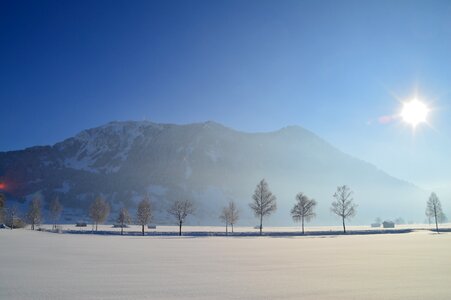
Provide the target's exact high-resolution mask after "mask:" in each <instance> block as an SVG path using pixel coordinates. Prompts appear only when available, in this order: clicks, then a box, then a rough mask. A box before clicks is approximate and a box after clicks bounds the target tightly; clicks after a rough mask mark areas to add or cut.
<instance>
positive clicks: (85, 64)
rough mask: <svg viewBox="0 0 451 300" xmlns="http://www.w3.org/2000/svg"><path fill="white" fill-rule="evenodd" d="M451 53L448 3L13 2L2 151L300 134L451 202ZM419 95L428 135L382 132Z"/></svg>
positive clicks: (3, 33)
mask: <svg viewBox="0 0 451 300" xmlns="http://www.w3.org/2000/svg"><path fill="white" fill-rule="evenodd" d="M450 55H451V2H450V1H426V0H424V1H413V0H409V1H401V0H397V1H393V0H390V1H381V0H378V1H333V0H331V1H321V0H314V1H313V0H312V1H261V0H258V1H248V0H242V1H111V0H108V1H16V0H14V1H7V0H3V1H1V2H0V101H1V106H0V109H1V118H2V126H1V128H0V151H6V150H13V149H21V148H24V147H28V146H33V145H44V144H53V143H55V142H58V141H61V140H63V139H65V138H67V137H70V136H72V135H74V134H76V133H77V132H79V131H81V130H83V129H86V128H90V127H94V126H98V125H102V124H104V123H106V122H109V121H112V120H143V119H147V120H151V121H154V122H163V123H180V124H183V123H190V122H199V121H206V120H214V121H217V122H220V123H222V124H224V125H226V126H230V127H233V128H235V129H238V130H244V131H252V132H253V131H271V130H276V129H279V128H281V127H284V126H287V125H300V126H303V127H305V128H307V129H309V130H312V131H313V132H315V133H317V134H318V135H319V136H321V137H323V138H324V139H326V140H327V141H329V142H330V143H332V144H333V145H335V146H337V147H338V148H339V149H341V150H343V151H345V152H347V153H349V154H352V155H355V156H357V157H359V158H361V159H364V160H367V161H369V162H371V163H374V164H375V165H377V166H378V167H379V168H381V169H383V170H385V171H387V172H388V173H390V174H392V175H394V176H397V177H400V178H402V179H406V180H409V181H411V182H414V183H416V184H418V185H420V186H422V187H425V188H434V189H437V190H438V191H439V192H440V191H443V193H444V194H445V193H448V195H449V196H450V197H451V192H450V191H451V175H450V174H451V171H450V170H451V158H450V155H449V153H450V151H451V150H450V149H451V118H450V117H451V110H450V105H451V94H450V92H451V59H450ZM416 92H417V93H418V95H419V96H420V97H421V98H422V99H423V100H424V101H426V102H429V103H430V105H431V107H433V108H434V110H433V111H432V112H431V114H430V116H429V119H428V120H429V123H430V126H429V125H425V124H423V125H421V126H419V127H418V128H417V130H416V131H415V133H413V132H412V130H411V129H410V128H409V127H408V126H407V125H406V124H403V123H402V122H400V121H399V120H396V119H395V120H391V121H390V122H388V123H381V122H380V121H379V119H380V118H381V117H384V116H391V115H393V114H397V113H399V110H400V103H399V100H404V99H409V98H410V97H412V96H413V95H414V94H415V93H416ZM389 119H390V118H389ZM448 186H450V188H448ZM439 196H440V194H439Z"/></svg>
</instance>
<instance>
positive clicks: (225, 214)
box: [219, 207, 230, 235]
mask: <svg viewBox="0 0 451 300" xmlns="http://www.w3.org/2000/svg"><path fill="white" fill-rule="evenodd" d="M219 219H220V220H221V221H222V222H224V224H225V228H226V235H228V234H229V223H230V216H229V210H228V209H227V207H223V208H222V210H221V214H220V215H219Z"/></svg>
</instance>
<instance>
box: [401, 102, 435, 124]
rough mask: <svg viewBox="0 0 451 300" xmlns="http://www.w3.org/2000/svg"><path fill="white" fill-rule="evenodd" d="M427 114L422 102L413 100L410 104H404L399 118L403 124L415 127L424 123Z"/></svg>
mask: <svg viewBox="0 0 451 300" xmlns="http://www.w3.org/2000/svg"><path fill="white" fill-rule="evenodd" d="M428 113H429V108H428V107H427V105H426V104H424V103H423V102H421V101H419V100H417V99H413V100H412V101H410V102H405V103H404V105H403V107H402V111H401V118H402V119H403V121H404V122H406V123H408V124H410V125H412V126H413V127H416V126H417V125H418V124H421V123H425V122H426V120H427V116H428Z"/></svg>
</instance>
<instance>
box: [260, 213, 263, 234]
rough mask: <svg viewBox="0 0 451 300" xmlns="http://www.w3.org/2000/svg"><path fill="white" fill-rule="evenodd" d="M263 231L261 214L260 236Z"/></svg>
mask: <svg viewBox="0 0 451 300" xmlns="http://www.w3.org/2000/svg"><path fill="white" fill-rule="evenodd" d="M262 231H263V214H262V215H260V235H262Z"/></svg>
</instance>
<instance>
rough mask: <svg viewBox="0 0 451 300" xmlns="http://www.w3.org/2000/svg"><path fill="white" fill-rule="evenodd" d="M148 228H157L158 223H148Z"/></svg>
mask: <svg viewBox="0 0 451 300" xmlns="http://www.w3.org/2000/svg"><path fill="white" fill-rule="evenodd" d="M147 228H148V229H157V225H156V224H149V225H147Z"/></svg>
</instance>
